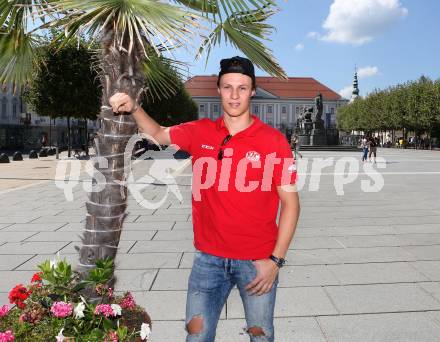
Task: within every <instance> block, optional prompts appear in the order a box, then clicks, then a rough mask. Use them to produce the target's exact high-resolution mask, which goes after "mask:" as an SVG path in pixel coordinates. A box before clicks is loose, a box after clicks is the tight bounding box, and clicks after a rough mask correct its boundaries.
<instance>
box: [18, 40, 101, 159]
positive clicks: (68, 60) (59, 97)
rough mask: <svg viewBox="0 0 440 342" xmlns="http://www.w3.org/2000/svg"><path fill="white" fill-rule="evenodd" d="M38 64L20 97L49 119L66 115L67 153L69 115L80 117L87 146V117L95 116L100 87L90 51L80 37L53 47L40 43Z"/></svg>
mask: <svg viewBox="0 0 440 342" xmlns="http://www.w3.org/2000/svg"><path fill="white" fill-rule="evenodd" d="M40 49H41V57H42V61H43V63H42V65H41V67H40V68H39V69H38V70H37V72H36V73H35V78H34V79H33V80H32V81H31V83H29V85H28V87H27V89H26V91H25V92H24V98H25V100H26V102H28V103H29V104H30V105H31V106H32V108H33V109H34V111H35V112H36V113H37V114H39V115H43V116H48V117H50V118H51V119H57V118H67V141H68V143H67V145H68V156H69V157H70V155H71V145H72V144H71V124H70V123H71V121H70V119H71V118H76V119H83V120H84V126H85V134H86V136H85V137H84V138H85V139H86V140H85V141H86V149H87V139H88V137H87V119H90V120H96V118H97V115H98V114H99V110H100V102H101V99H100V97H101V89H100V88H99V80H98V75H97V72H96V70H94V68H93V67H92V65H93V58H94V57H93V56H94V55H93V53H92V52H91V51H90V50H89V49H88V48H87V47H86V44H85V42H84V41H81V42H80V43H79V44H73V43H69V44H66V45H64V46H62V47H61V48H57V49H56V48H55V47H54V46H53V45H52V44H50V41H49V40H48V41H47V43H46V45H43V46H41V48H40Z"/></svg>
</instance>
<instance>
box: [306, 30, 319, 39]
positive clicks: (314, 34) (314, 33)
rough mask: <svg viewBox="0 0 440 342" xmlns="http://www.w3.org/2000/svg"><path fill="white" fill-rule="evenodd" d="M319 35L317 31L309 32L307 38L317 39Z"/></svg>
mask: <svg viewBox="0 0 440 342" xmlns="http://www.w3.org/2000/svg"><path fill="white" fill-rule="evenodd" d="M320 37H321V35H320V34H319V33H318V32H314V31H312V32H309V33H307V38H316V39H319V38H320Z"/></svg>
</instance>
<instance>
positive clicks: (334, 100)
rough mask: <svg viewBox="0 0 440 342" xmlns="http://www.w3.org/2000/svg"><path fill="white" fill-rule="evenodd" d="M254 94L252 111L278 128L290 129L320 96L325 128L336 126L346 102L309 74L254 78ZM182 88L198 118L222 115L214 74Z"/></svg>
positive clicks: (212, 118) (191, 80)
mask: <svg viewBox="0 0 440 342" xmlns="http://www.w3.org/2000/svg"><path fill="white" fill-rule="evenodd" d="M256 84H257V89H256V94H255V96H254V97H253V98H252V101H251V112H252V114H255V115H256V116H258V117H259V118H260V119H261V120H262V121H263V122H265V123H267V124H268V125H271V126H273V127H275V128H277V129H279V130H281V131H285V130H292V129H294V128H295V126H296V122H297V119H298V117H299V115H300V113H301V112H302V111H303V109H304V108H306V107H315V97H316V95H317V94H318V93H321V94H322V96H323V105H324V113H323V115H322V119H323V120H324V123H325V126H326V128H334V127H335V126H336V113H337V110H338V108H339V107H340V106H342V105H344V104H346V103H347V100H346V99H343V98H342V97H341V96H340V95H339V94H338V93H336V92H335V91H333V90H331V89H330V88H328V87H326V86H325V85H323V84H321V83H319V82H318V81H316V80H315V79H314V78H309V77H289V78H288V79H287V80H280V79H278V78H275V77H257V78H256ZM185 88H186V90H187V91H188V92H189V94H190V95H191V96H192V98H193V100H194V101H195V102H196V103H197V104H198V107H199V118H209V119H211V120H216V119H217V118H219V117H220V116H222V115H223V112H222V106H221V102H220V98H219V96H218V92H217V76H195V77H192V78H191V79H189V80H188V81H187V82H185Z"/></svg>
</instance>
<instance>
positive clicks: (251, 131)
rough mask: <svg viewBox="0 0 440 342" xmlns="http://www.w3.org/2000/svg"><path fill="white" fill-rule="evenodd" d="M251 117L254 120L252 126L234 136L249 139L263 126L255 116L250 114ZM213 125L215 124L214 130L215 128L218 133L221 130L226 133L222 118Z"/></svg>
mask: <svg viewBox="0 0 440 342" xmlns="http://www.w3.org/2000/svg"><path fill="white" fill-rule="evenodd" d="M251 117H252V118H253V120H254V121H253V122H252V124H251V125H250V126H249V127H247V128H246V129H244V130H242V131H241V132H238V133H237V134H236V135H240V136H250V137H253V136H255V134H256V131H257V130H258V129H259V128H260V127H261V126H262V125H263V123H262V122H261V120H260V119H259V118H258V117H257V116H255V115H253V114H251ZM215 123H216V128H217V130H218V131H220V130H222V129H224V130H226V131H228V128H227V127H226V125H225V122H224V120H223V116H221V117H220V118H218V119H217V120H216V121H215Z"/></svg>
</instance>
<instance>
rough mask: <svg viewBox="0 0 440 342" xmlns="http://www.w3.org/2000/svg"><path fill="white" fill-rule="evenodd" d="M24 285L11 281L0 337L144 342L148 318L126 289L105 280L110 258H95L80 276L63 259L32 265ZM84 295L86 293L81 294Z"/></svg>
mask: <svg viewBox="0 0 440 342" xmlns="http://www.w3.org/2000/svg"><path fill="white" fill-rule="evenodd" d="M38 268H39V269H40V272H38V273H35V274H34V275H33V277H32V279H31V282H30V284H29V285H27V286H24V285H23V284H17V285H16V286H15V287H14V288H13V289H12V290H11V291H10V292H9V296H8V297H9V301H10V304H13V306H9V305H7V304H5V305H3V306H0V342H12V341H24V342H28V341H29V342H31V341H32V342H48V341H54V342H55V341H56V342H126V341H148V340H149V337H150V333H151V319H150V317H149V316H148V314H147V313H146V312H145V310H144V309H143V308H141V307H140V306H138V305H136V303H135V301H134V299H133V296H132V295H131V293H129V292H126V293H125V294H124V295H123V296H116V295H114V293H113V290H112V289H111V288H109V287H108V286H107V285H105V284H107V283H108V281H109V279H110V278H111V277H112V274H113V261H111V260H100V261H98V262H97V263H96V268H95V269H93V270H91V271H90V274H89V275H88V277H87V278H86V279H85V280H80V277H79V274H77V273H76V272H74V271H72V269H71V266H70V265H69V264H68V263H67V262H66V261H65V260H64V261H61V260H57V261H45V262H44V263H42V264H41V265H39V266H38ZM87 294H89V295H87Z"/></svg>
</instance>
